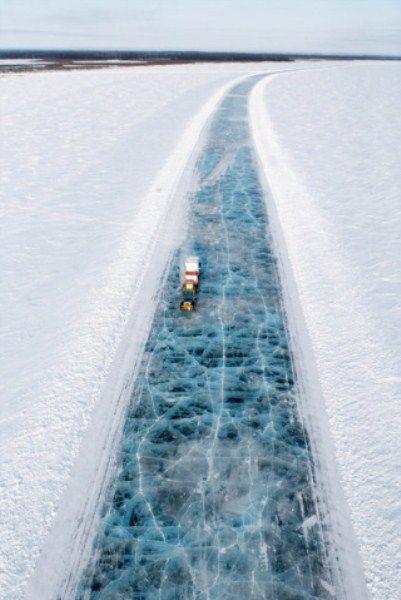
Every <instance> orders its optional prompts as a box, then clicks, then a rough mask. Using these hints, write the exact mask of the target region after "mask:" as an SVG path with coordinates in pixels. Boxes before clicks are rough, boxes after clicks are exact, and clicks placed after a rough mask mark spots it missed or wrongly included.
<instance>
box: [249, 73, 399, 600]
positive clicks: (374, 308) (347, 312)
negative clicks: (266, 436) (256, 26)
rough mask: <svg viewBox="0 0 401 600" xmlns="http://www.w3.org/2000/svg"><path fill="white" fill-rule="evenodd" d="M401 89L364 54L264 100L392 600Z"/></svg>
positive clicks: (334, 426)
mask: <svg viewBox="0 0 401 600" xmlns="http://www.w3.org/2000/svg"><path fill="white" fill-rule="evenodd" d="M400 89H401V65H400V64H398V63H397V64H386V63H382V64H376V65H374V64H369V65H361V64H359V65H353V66H351V67H349V68H347V67H345V68H344V67H343V68H338V69H337V68H334V69H333V68H330V69H323V70H320V71H315V72H313V71H303V72H297V73H291V75H282V76H280V77H275V78H273V79H272V80H269V82H268V84H267V85H266V84H265V83H261V84H259V86H258V87H257V88H255V90H254V94H253V97H252V100H251V114H252V120H253V129H254V134H255V139H256V142H257V149H258V151H259V155H260V156H261V159H262V164H263V167H264V171H265V173H266V175H267V179H268V184H269V186H270V188H271V190H272V192H273V195H274V202H273V203H272V208H274V210H273V211H272V214H273V213H275V214H276V217H277V218H276V223H277V224H278V226H279V230H280V231H279V232H278V234H279V235H280V236H281V240H282V247H285V248H286V259H287V262H288V264H289V265H290V267H291V270H292V281H295V287H296V293H295V294H291V289H290V292H289V294H288V295H289V297H292V298H294V297H298V298H299V304H300V306H301V309H302V315H303V319H304V324H305V326H306V330H307V332H308V336H309V341H307V343H306V344H304V349H305V348H306V347H309V349H310V354H309V356H308V358H309V359H312V360H309V365H310V366H312V365H313V363H314V364H315V367H316V371H315V375H312V378H315V380H318V382H319V384H320V393H321V395H322V398H323V400H324V404H325V408H326V411H327V414H328V417H329V429H330V434H331V436H332V439H333V442H334V449H335V455H336V460H337V464H338V467H339V472H340V476H341V483H342V486H343V490H344V494H345V498H346V501H347V504H348V506H349V509H350V514H351V519H352V523H353V527H354V530H355V532H356V534H357V538H358V542H359V544H360V549H361V554H362V559H363V565H364V571H365V575H366V578H367V583H368V588H369V591H370V592H371V594H372V596H373V597H374V598H383V599H384V598H385V599H387V600H390V599H393V598H398V597H400V594H401V403H400V395H401V355H400V341H401V340H400V331H401V280H400V273H401V209H400V197H401V179H400V173H401V142H400V140H401V135H400V133H401V114H400V111H399V106H398V99H399V94H400ZM287 271H289V269H288V270H287ZM288 287H289V288H291V283H290V284H289V285H288ZM293 308H294V306H293ZM290 312H291V311H290ZM292 312H294V311H292ZM298 316H299V313H298ZM297 321H298V323H299V321H300V320H299V319H297ZM293 325H294V326H297V324H294V323H293ZM302 339H303V340H304V341H305V336H303V337H302Z"/></svg>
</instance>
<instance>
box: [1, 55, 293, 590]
mask: <svg viewBox="0 0 401 600" xmlns="http://www.w3.org/2000/svg"><path fill="white" fill-rule="evenodd" d="M289 66H290V65H289ZM284 68H286V66H284ZM262 69H265V70H272V69H273V70H274V69H280V70H282V69H283V66H280V65H279V64H278V65H273V66H269V65H261V64H257V65H252V64H248V65H241V64H239V65H209V64H207V65H201V64H199V65H181V66H165V67H143V68H142V67H141V69H136V68H133V69H121V70H120V69H118V68H115V69H111V70H99V71H85V72H80V71H76V72H72V71H69V72H65V73H63V72H47V73H34V74H22V75H21V74H18V75H15V74H13V75H10V76H7V77H3V78H2V79H1V81H0V83H1V98H2V106H1V115H2V117H1V119H2V121H1V131H2V136H1V147H0V162H1V164H0V172H1V257H0V270H1V273H2V284H1V287H0V318H1V350H0V381H1V407H0V598H7V599H9V598H13V599H15V600H17V599H18V598H22V597H26V592H25V588H26V585H27V581H28V579H29V577H30V575H31V574H32V572H33V570H34V567H35V565H38V568H37V569H36V573H37V574H38V575H37V576H36V578H35V577H34V578H33V580H32V583H31V584H30V588H29V590H30V591H29V592H27V594H28V597H32V598H35V599H37V598H39V597H40V598H41V600H42V599H44V598H45V597H47V596H46V594H49V595H50V597H54V595H53V596H52V595H51V593H53V592H54V589H55V588H54V587H52V586H55V585H56V583H57V580H58V579H57V578H58V577H59V576H60V573H59V571H58V569H62V567H64V566H65V564H66V560H67V556H66V555H65V554H64V555H63V552H66V548H68V552H69V553H73V550H74V548H73V547H71V544H73V542H74V540H73V541H71V536H72V535H73V534H77V538H76V540H75V542H76V543H77V544H78V543H81V542H82V544H84V543H86V541H85V540H82V538H79V537H78V533H77V532H76V531H75V529H74V523H73V519H74V518H76V517H77V515H78V513H80V515H81V517H82V514H81V513H82V511H84V509H85V511H86V513H85V515H86V516H87V517H88V519H90V518H91V514H90V510H91V509H90V494H91V493H93V494H94V493H95V489H96V482H97V483H99V481H98V479H99V478H102V477H105V473H106V471H107V460H108V456H107V454H108V453H107V450H108V449H109V446H110V444H112V440H113V434H114V433H115V430H116V428H118V424H119V419H118V415H119V414H120V412H121V410H122V408H123V404H124V400H125V398H126V394H127V393H128V392H129V383H130V379H129V377H128V375H127V373H131V377H132V364H133V363H134V360H135V356H136V355H137V354H138V351H139V348H140V344H141V342H142V340H143V338H144V336H145V334H146V328H147V326H148V323H149V322H150V317H151V314H152V310H153V302H152V294H154V292H155V288H156V286H157V278H156V280H154V279H153V277H152V278H147V275H146V273H147V269H148V268H149V265H151V264H153V268H154V269H155V273H158V274H160V273H161V272H162V269H163V266H164V264H165V261H166V260H167V257H168V255H169V252H170V251H171V247H172V245H173V244H174V242H175V239H174V238H175V235H178V228H179V224H180V222H181V214H182V210H181V209H180V202H179V198H180V195H179V194H178V192H179V190H180V189H181V187H182V186H183V185H184V183H182V181H181V179H180V177H181V174H182V173H183V170H184V167H185V165H186V163H187V162H188V160H189V159H190V158H191V153H192V152H193V149H194V148H195V146H196V143H197V141H198V140H199V137H200V135H201V132H202V128H203V126H204V124H205V122H206V121H207V118H208V116H209V115H210V114H211V112H212V110H213V108H214V106H215V105H216V103H217V102H218V100H219V98H220V97H221V94H222V93H223V91H224V86H226V85H228V82H230V81H231V80H233V79H234V78H235V77H238V76H239V75H243V74H246V73H252V72H258V71H260V70H262ZM180 182H181V183H180ZM173 200H174V202H173ZM174 222H175V223H174ZM166 231H169V233H170V237H168V236H166V235H165V234H166ZM127 390H128V392H127ZM84 434H85V435H84ZM79 452H80V456H79V460H77V457H78V454H79ZM74 465H75V466H74ZM73 467H74V470H73ZM94 473H96V477H97V478H98V479H96V477H95V475H94ZM95 479H96V481H95ZM67 483H68V484H69V489H68V493H67V494H64V496H63V491H64V490H65V489H66V486H67ZM80 511H81V512H80ZM56 517H57V518H56ZM51 528H53V529H51ZM50 531H51V534H50V535H48V534H49V532H50ZM68 535H69V536H70V538H68ZM46 536H47V537H46ZM67 538H68V539H67ZM41 552H42V558H41V559H40V561H39V563H38V558H39V555H40V553H41ZM68 558H70V556H69V557H68ZM47 561H48V562H47ZM51 590H52V591H51Z"/></svg>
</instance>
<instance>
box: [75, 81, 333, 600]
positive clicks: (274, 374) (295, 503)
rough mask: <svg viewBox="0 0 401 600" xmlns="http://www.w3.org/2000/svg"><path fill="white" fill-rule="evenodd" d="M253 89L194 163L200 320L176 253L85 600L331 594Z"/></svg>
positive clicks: (192, 223) (223, 115)
mask: <svg viewBox="0 0 401 600" xmlns="http://www.w3.org/2000/svg"><path fill="white" fill-rule="evenodd" d="M253 84H254V80H252V79H250V80H247V81H246V82H244V83H241V84H240V85H238V86H236V87H235V88H234V89H233V90H232V92H231V93H230V94H229V95H228V96H227V97H226V98H225V100H224V101H223V103H222V105H221V107H220V109H219V111H218V112H217V114H216V116H215V118H214V120H213V122H212V125H211V130H210V134H209V137H208V141H207V143H206V147H205V148H204V150H203V153H202V155H201V157H200V160H199V162H198V166H197V170H198V174H197V175H198V179H199V187H198V191H197V193H196V194H195V195H194V197H193V198H192V200H191V208H190V218H189V225H188V242H187V244H189V245H191V247H192V251H193V252H195V253H197V254H198V255H199V256H200V259H201V268H202V272H201V284H200V291H199V300H198V305H197V311H196V312H195V313H189V314H183V313H181V312H180V310H179V302H180V274H179V268H180V267H179V265H180V255H179V253H177V255H176V257H175V259H174V261H173V263H172V265H171V270H170V272H169V276H168V279H167V282H166V284H165V287H164V289H163V290H162V294H161V300H160V304H159V307H158V309H157V312H156V315H155V318H154V322H153V325H152V329H151V333H150V337H149V339H148V341H147V344H146V348H145V353H144V357H143V360H142V365H141V369H140V373H139V376H138V378H137V382H136V387H135V390H134V392H133V395H132V398H131V403H130V406H129V409H128V412H127V415H126V422H125V426H124V430H123V435H122V440H121V443H120V449H119V454H118V464H119V470H118V474H117V476H116V479H115V480H114V481H113V482H112V485H111V489H110V490H109V493H108V501H107V502H106V504H105V506H104V508H103V516H102V519H101V523H100V527H99V531H98V534H97V538H96V542H95V546H94V549H93V558H92V560H91V562H90V564H89V565H88V567H87V569H86V572H85V575H84V578H83V580H82V582H81V587H80V592H79V598H93V599H106V598H107V599H115V598H135V599H141V600H149V599H154V598H159V599H161V600H173V599H187V598H188V599H189V598H196V599H198V600H203V599H205V600H206V599H236V598H241V599H243V598H252V599H259V598H260V599H262V598H274V599H279V600H285V599H297V600H298V599H307V598H332V597H333V596H332V594H331V592H330V591H329V590H330V587H331V586H332V585H333V581H332V572H331V568H330V565H329V559H328V549H327V544H326V542H325V539H324V535H323V534H322V523H321V522H319V520H318V519H315V518H314V515H315V514H316V501H315V499H314V493H313V472H314V466H313V458H312V456H311V452H310V447H309V443H308V437H307V433H306V432H305V430H304V428H303V426H302V424H301V422H300V419H299V415H298V409H297V397H296V388H295V385H294V371H293V367H292V358H291V355H290V352H289V347H288V341H287V335H286V327H285V315H284V313H283V306H282V296H281V290H280V281H279V277H278V271H277V266H276V258H275V256H274V253H273V249H272V242H271V237H270V233H269V227H268V220H267V215H266V212H265V207H264V199H263V192H262V189H261V186H260V183H259V181H258V176H257V172H256V169H255V162H254V159H253V156H252V151H251V147H250V141H249V125H248V119H247V98H248V93H249V90H250V88H251V87H252V85H253ZM185 247H187V246H185ZM181 258H182V257H181ZM306 524H309V526H306ZM323 525H324V524H323Z"/></svg>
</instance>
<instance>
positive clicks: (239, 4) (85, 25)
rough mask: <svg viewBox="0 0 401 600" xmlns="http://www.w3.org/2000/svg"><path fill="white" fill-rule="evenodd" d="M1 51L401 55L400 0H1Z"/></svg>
mask: <svg viewBox="0 0 401 600" xmlns="http://www.w3.org/2000/svg"><path fill="white" fill-rule="evenodd" d="M0 48H3V49H5V48H21V49H26V48H31V49H34V48H36V49H52V48H53V49H56V48H59V49H60V48H62V49H67V48H71V49H133V50H135V49H139V50H142V49H147V50H170V49H177V50H234V51H260V52H268V51H283V52H285V51H299V52H303V51H306V52H308V51H316V52H366V53H381V54H401V0H375V1H373V0H0Z"/></svg>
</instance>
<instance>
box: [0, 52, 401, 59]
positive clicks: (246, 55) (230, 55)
mask: <svg viewBox="0 0 401 600" xmlns="http://www.w3.org/2000/svg"><path fill="white" fill-rule="evenodd" d="M0 58H3V59H6V58H7V59H10V58H18V59H21V58H46V59H51V60H97V59H98V60H108V59H114V60H115V59H119V60H143V61H149V62H151V61H158V62H159V61H167V62H196V61H207V62H244V61H282V62H289V61H294V60H300V59H302V60H401V56H387V55H379V54H317V53H316V54H302V53H251V52H198V51H196V52H195V51H170V50H169V51H142V50H132V51H131V50H34V49H33V50H0Z"/></svg>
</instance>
